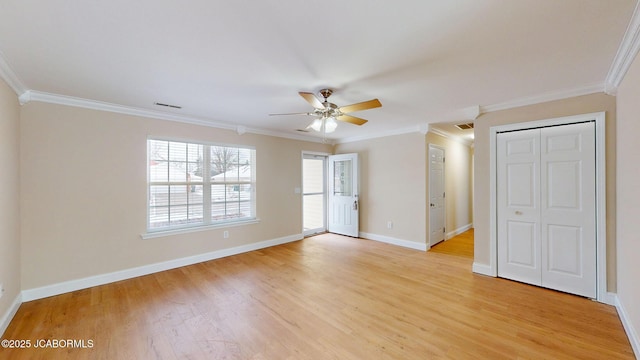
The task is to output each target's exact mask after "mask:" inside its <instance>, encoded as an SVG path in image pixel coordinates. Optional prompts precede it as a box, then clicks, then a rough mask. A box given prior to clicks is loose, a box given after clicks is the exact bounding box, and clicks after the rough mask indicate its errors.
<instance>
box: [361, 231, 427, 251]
mask: <svg viewBox="0 0 640 360" xmlns="http://www.w3.org/2000/svg"><path fill="white" fill-rule="evenodd" d="M358 236H359V237H361V238H363V239H368V240H373V241H379V242H383V243H386V244H391V245H397V246H402V247H406V248H409V249H414V250H420V251H427V244H426V243H418V242H415V241H409V240H403V239H397V238H393V237H390V236H385V235H376V234H371V233H365V232H360V233H359V235H358Z"/></svg>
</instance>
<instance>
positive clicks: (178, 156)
mask: <svg viewBox="0 0 640 360" xmlns="http://www.w3.org/2000/svg"><path fill="white" fill-rule="evenodd" d="M169 160H171V161H180V162H186V161H187V144H186V143H180V142H175V141H171V142H170V143H169Z"/></svg>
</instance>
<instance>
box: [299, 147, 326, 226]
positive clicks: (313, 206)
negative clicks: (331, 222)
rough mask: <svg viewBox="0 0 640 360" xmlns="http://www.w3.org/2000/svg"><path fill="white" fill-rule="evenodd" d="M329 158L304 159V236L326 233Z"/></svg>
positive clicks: (314, 156) (307, 156) (305, 156)
mask: <svg viewBox="0 0 640 360" xmlns="http://www.w3.org/2000/svg"><path fill="white" fill-rule="evenodd" d="M326 163H327V156H326V155H315V154H304V155H303V157H302V224H303V234H304V236H308V235H312V234H317V233H321V232H324V231H325V230H326V229H327V227H326V217H327V211H326V203H327V200H326V199H327V193H326V182H327V181H326V171H327V169H326V168H327V166H326Z"/></svg>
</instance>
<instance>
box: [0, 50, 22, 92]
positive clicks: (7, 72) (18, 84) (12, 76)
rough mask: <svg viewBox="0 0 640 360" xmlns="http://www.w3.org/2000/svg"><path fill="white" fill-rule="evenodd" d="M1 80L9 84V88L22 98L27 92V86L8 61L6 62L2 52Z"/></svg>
mask: <svg viewBox="0 0 640 360" xmlns="http://www.w3.org/2000/svg"><path fill="white" fill-rule="evenodd" d="M0 78H2V79H3V80H4V81H6V82H7V84H8V85H9V87H10V88H11V89H13V91H14V92H15V93H16V95H18V96H20V95H22V94H23V93H24V92H25V91H27V88H26V86H24V84H23V83H22V81H20V78H19V77H18V75H16V73H15V71H13V69H12V68H11V66H10V65H9V63H8V62H7V60H5V58H4V56H3V55H2V53H1V52H0Z"/></svg>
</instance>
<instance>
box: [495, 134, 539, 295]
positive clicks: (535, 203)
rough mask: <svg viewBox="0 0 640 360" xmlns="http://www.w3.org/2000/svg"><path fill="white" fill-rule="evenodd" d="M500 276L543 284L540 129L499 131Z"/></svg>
mask: <svg viewBox="0 0 640 360" xmlns="http://www.w3.org/2000/svg"><path fill="white" fill-rule="evenodd" d="M497 156H498V168H497V170H498V276H500V277H504V278H508V279H512V280H517V281H521V282H525V283H528V284H534V285H540V284H541V272H540V251H541V246H540V225H539V218H540V201H539V199H538V198H539V196H540V170H539V169H540V130H539V129H534V130H522V131H515V132H508V133H501V134H498V137H497Z"/></svg>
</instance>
